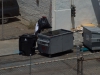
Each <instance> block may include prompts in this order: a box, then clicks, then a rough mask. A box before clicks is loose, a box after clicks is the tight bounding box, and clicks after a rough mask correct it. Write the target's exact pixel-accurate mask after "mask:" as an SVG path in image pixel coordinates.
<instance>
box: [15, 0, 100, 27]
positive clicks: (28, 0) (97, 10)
mask: <svg viewBox="0 0 100 75" xmlns="http://www.w3.org/2000/svg"><path fill="white" fill-rule="evenodd" d="M17 1H18V4H19V6H20V11H21V15H22V16H23V17H24V18H25V19H27V20H38V19H39V18H40V17H41V16H42V15H44V14H45V15H46V16H47V17H48V19H49V20H50V18H51V17H50V1H51V0H39V1H40V4H39V6H37V4H36V0H17ZM54 1H55V0H52V6H53V5H54ZM70 4H71V0H56V7H55V8H56V9H57V10H58V9H60V10H61V9H70ZM74 4H75V6H76V17H75V26H78V25H81V24H84V23H93V24H96V25H97V24H100V0H74ZM52 10H53V11H52V19H53V18H55V15H54V6H53V8H52ZM68 13H69V11H68ZM68 13H66V14H67V15H70V14H68ZM64 15H65V14H64ZM62 20H63V18H62ZM67 20H68V21H69V20H71V17H69V16H68V18H67V19H66V21H67ZM54 21H55V20H54V19H53V20H52V25H53V26H54V24H55V23H54ZM67 25H72V24H71V23H70V22H68V23H67Z"/></svg>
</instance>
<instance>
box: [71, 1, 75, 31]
mask: <svg viewBox="0 0 100 75" xmlns="http://www.w3.org/2000/svg"><path fill="white" fill-rule="evenodd" d="M73 7H74V8H76V7H75V5H74V0H71V22H72V30H74V29H75V19H74V17H75V16H73V15H72V14H73V12H75V11H76V9H75V10H74V11H73ZM75 14H76V13H74V15H75Z"/></svg>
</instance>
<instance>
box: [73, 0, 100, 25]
mask: <svg viewBox="0 0 100 75" xmlns="http://www.w3.org/2000/svg"><path fill="white" fill-rule="evenodd" d="M74 4H75V5H76V17H75V22H76V26H77V25H80V24H84V23H93V24H96V25H97V24H100V5H99V4H100V0H75V3H74Z"/></svg>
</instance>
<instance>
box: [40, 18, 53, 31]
mask: <svg viewBox="0 0 100 75" xmlns="http://www.w3.org/2000/svg"><path fill="white" fill-rule="evenodd" d="M38 25H39V29H40V30H44V29H49V28H52V27H51V26H50V24H49V22H48V20H47V18H46V17H45V16H43V17H42V18H40V19H39V20H38Z"/></svg>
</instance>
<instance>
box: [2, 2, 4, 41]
mask: <svg viewBox="0 0 100 75" xmlns="http://www.w3.org/2000/svg"><path fill="white" fill-rule="evenodd" d="M3 6H4V4H3V0H2V40H3V38H4V37H3V24H4V23H3V17H4V16H3V13H4V12H3V8H4V7H3Z"/></svg>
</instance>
